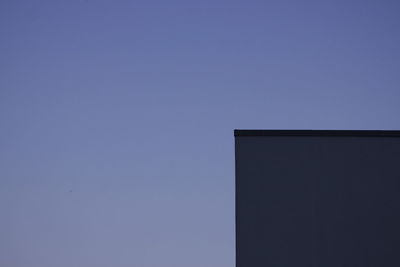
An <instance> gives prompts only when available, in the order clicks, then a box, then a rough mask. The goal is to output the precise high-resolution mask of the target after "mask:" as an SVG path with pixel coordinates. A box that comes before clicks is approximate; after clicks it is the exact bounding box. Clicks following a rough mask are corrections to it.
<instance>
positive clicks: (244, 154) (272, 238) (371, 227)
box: [236, 136, 400, 267]
mask: <svg viewBox="0 0 400 267" xmlns="http://www.w3.org/2000/svg"><path fill="white" fill-rule="evenodd" d="M399 189H400V138H396V137H379V138H376V137H362V138H360V137H351V136H346V137H333V136H332V137H327V136H324V137H318V136H303V137H300V136H298V137H296V136H283V137H279V136H237V137H236V252H237V253H236V263H237V267H249V266H250V267H257V266H263V267H269V266H271V267H281V266H282V267H283V266H285V267H286V266H288V267H289V266H296V267H301V266H304V267H306V266H307V267H310V266H312V267H317V266H318V267H319V266H323V267H347V266H349V267H358V266H359V267H369V266H371V267H372V266H374V267H376V266H382V267H385V266H390V267H398V266H400V256H399V255H400V230H399V227H400V216H399V210H400V209H399V206H400V194H399Z"/></svg>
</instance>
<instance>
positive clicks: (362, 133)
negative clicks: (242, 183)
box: [234, 129, 400, 137]
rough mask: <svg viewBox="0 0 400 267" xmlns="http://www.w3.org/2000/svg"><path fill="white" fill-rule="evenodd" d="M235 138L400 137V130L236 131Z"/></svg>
mask: <svg viewBox="0 0 400 267" xmlns="http://www.w3.org/2000/svg"><path fill="white" fill-rule="evenodd" d="M234 134H235V136H327V137H335V136H349V137H400V131H399V130H244V129H236V130H234Z"/></svg>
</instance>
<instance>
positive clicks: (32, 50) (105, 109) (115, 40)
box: [0, 0, 400, 267]
mask: <svg viewBox="0 0 400 267" xmlns="http://www.w3.org/2000/svg"><path fill="white" fill-rule="evenodd" d="M398 14H400V3H399V1H395V0H393V1H390V0H379V1H378V0H376V1H369V0H363V1H361V0H360V1H356V0H346V1H342V0H337V1H325V0H322V1H321V0H318V1H317V0H315V1H309V0H304V1H297V0H296V1H295V0H292V1H289V0H279V1H278V0H276V1H275V0H271V1H256V0H254V1H253V0H250V1H235V0H233V1H227V0H224V1H218V0H213V1H211V0H203V1H192V0H187V1H178V0H170V1H152V0H147V1H140V0H138V1H136V0H131V1H120V0H113V1H101V0H99V1H94V0H80V1H76V0H69V1H65V0H63V1H59V0H52V1H44V0H36V1H18V0H3V1H1V3H0V40H1V41H0V56H1V60H0V214H1V215H0V218H1V219H0V265H1V266H7V267H54V266H57V267H110V266H112V267H127V266H129V267H132V266H133V267H158V266H163V267H188V266H190V267H217V266H218V267H232V266H234V263H235V236H234V137H233V129H385V130H394V129H400V120H399V114H400V105H399V103H400V90H399V84H400V75H399V69H400V50H399V47H400V30H399V29H400V16H399V15H398Z"/></svg>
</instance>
